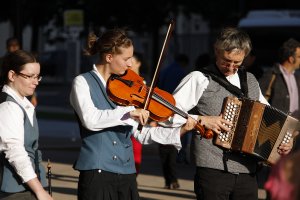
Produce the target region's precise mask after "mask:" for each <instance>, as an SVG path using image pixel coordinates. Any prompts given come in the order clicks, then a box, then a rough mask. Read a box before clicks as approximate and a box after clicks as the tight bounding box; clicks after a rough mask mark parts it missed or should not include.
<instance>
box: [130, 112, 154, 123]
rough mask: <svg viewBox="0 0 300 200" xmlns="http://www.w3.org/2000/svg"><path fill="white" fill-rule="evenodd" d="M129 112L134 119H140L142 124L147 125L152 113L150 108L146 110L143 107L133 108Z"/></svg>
mask: <svg viewBox="0 0 300 200" xmlns="http://www.w3.org/2000/svg"><path fill="white" fill-rule="evenodd" d="M129 114H130V117H131V118H132V119H134V120H136V121H138V122H139V123H140V124H142V125H145V124H146V123H147V122H148V118H149V115H150V113H149V111H148V110H144V109H141V108H137V109H135V110H132V111H131V112H130V113H129Z"/></svg>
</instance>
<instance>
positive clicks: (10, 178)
mask: <svg viewBox="0 0 300 200" xmlns="http://www.w3.org/2000/svg"><path fill="white" fill-rule="evenodd" d="M0 95H1V96H0V103H3V102H5V101H12V102H15V103H16V104H18V103H17V102H16V101H15V99H13V98H12V97H11V96H9V95H8V94H7V93H4V92H1V94H0ZM18 105H19V104H18ZM19 106H20V108H21V109H22V111H23V113H24V147H25V150H26V151H27V153H28V156H29V157H30V160H31V163H32V167H33V168H34V169H35V172H36V174H37V176H38V178H39V180H40V181H41V183H42V185H43V187H46V186H47V181H46V173H45V169H44V167H43V166H42V164H41V161H42V154H41V152H40V151H39V150H38V138H39V129H38V123H37V120H36V117H35V114H34V117H33V126H32V125H31V123H30V120H29V118H28V116H27V114H26V112H25V110H24V109H23V107H22V106H21V105H19ZM1 170H2V184H1V191H3V192H8V193H15V192H21V191H25V190H29V188H28V186H27V185H26V184H25V183H23V182H22V180H21V178H20V177H19V175H18V174H17V173H16V172H15V170H14V168H13V167H12V166H11V165H10V164H9V162H8V161H7V159H5V157H4V153H3V152H2V153H1V154H0V171H1Z"/></svg>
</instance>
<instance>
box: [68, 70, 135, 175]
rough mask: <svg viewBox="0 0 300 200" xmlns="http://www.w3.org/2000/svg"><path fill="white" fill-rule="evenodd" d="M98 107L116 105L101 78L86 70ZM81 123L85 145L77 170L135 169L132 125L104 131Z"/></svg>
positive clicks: (128, 170)
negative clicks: (90, 128) (85, 126)
mask: <svg viewBox="0 0 300 200" xmlns="http://www.w3.org/2000/svg"><path fill="white" fill-rule="evenodd" d="M83 77H84V78H85V79H86V81H87V83H88V85H89V87H90V94H91V98H92V101H93V103H94V105H95V107H97V108H99V109H101V110H107V109H114V108H115V107H116V105H115V104H114V103H113V102H112V101H111V100H110V99H109V98H108V96H107V94H106V90H105V88H104V86H103V84H102V82H101V80H100V79H99V78H98V77H97V76H96V74H95V73H94V72H93V71H90V72H87V73H85V74H83ZM79 125H80V135H81V138H82V145H81V149H80V153H79V157H78V160H77V161H76V163H75V165H74V168H75V169H77V170H92V169H102V170H105V171H109V172H114V173H119V174H132V173H135V165H134V158H133V151H132V143H131V139H130V135H131V132H132V127H131V126H117V127H111V128H106V129H104V130H101V131H90V130H87V129H86V128H84V127H83V126H82V125H81V122H79Z"/></svg>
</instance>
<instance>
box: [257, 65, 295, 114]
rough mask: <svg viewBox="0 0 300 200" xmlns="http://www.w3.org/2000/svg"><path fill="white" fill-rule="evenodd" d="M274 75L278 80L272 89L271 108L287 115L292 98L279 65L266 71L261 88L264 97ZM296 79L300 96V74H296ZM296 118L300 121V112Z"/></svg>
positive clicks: (260, 81)
mask: <svg viewBox="0 0 300 200" xmlns="http://www.w3.org/2000/svg"><path fill="white" fill-rule="evenodd" d="M273 73H274V74H275V76H276V78H275V80H274V82H273V84H272V87H271V88H272V90H271V96H270V99H269V103H270V105H271V106H273V107H275V108H277V109H279V110H281V111H283V112H285V113H289V108H290V96H289V92H288V88H287V84H286V82H285V80H284V77H283V74H282V73H281V71H280V69H279V64H275V65H274V66H273V67H272V68H270V69H268V70H267V71H265V73H264V75H263V76H262V78H261V79H259V84H260V88H261V90H262V93H263V95H265V93H266V91H267V88H268V86H269V84H270V80H271V78H272V74H273ZM295 77H296V80H297V86H298V93H299V94H300V73H299V72H295ZM299 105H300V98H299ZM294 117H297V118H298V119H299V112H298V114H297V115H296V116H294Z"/></svg>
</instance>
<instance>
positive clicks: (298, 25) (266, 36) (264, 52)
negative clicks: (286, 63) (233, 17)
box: [238, 10, 300, 66]
mask: <svg viewBox="0 0 300 200" xmlns="http://www.w3.org/2000/svg"><path fill="white" fill-rule="evenodd" d="M238 27H240V28H241V29H243V30H245V31H246V32H247V33H248V34H249V35H250V37H251V40H252V43H253V48H254V50H255V52H256V56H257V59H258V60H257V61H258V63H260V64H261V65H263V66H271V65H272V64H273V63H274V62H275V61H277V60H276V59H277V51H278V48H279V47H280V45H281V44H282V43H283V42H284V41H285V40H287V39H289V38H291V37H293V38H295V39H296V40H298V41H300V10H252V11H249V12H248V14H247V16H246V17H245V18H242V19H241V20H240V21H239V23H238Z"/></svg>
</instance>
